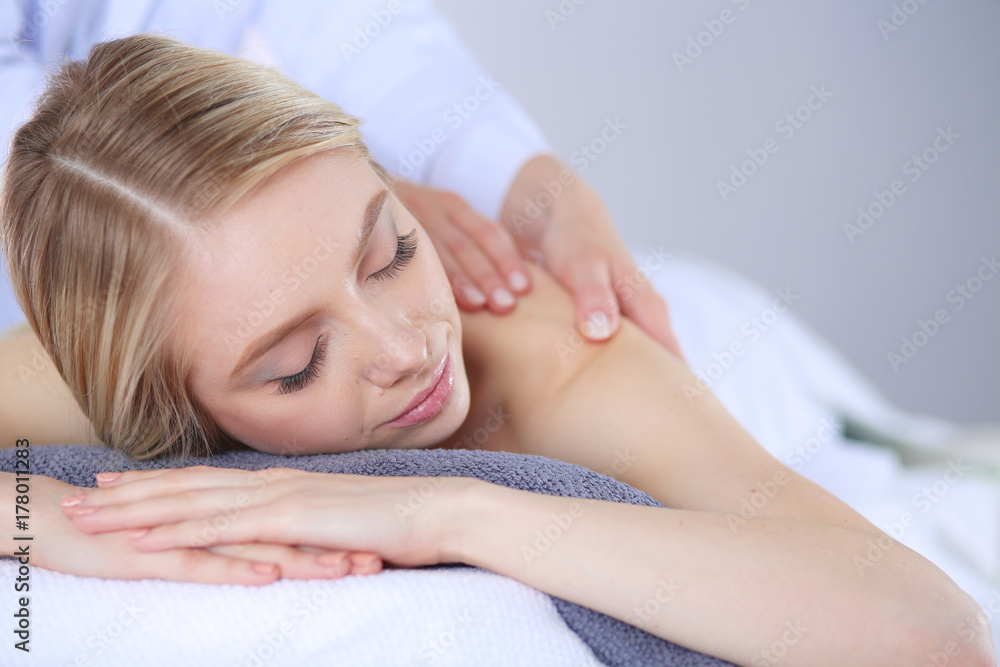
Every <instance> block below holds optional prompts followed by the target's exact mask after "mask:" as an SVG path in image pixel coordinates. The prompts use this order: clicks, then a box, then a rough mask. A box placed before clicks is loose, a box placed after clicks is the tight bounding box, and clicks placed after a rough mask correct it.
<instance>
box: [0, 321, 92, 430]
mask: <svg viewBox="0 0 1000 667" xmlns="http://www.w3.org/2000/svg"><path fill="white" fill-rule="evenodd" d="M18 438H27V439H29V440H30V441H31V442H32V444H36V445H72V444H83V445H99V444H101V442H100V440H98V439H97V437H96V436H95V435H94V433H93V431H92V430H91V428H90V421H89V420H88V419H87V417H86V415H84V414H83V410H81V409H80V406H79V405H78V404H77V402H76V401H75V400H74V399H73V395H72V394H71V393H70V390H69V387H67V386H66V382H65V381H64V380H63V379H62V377H61V376H60V375H59V373H58V372H56V369H55V366H54V365H53V363H52V360H51V358H50V357H49V355H48V353H47V352H46V351H45V348H44V347H42V344H41V342H40V341H39V340H38V337H37V336H35V334H34V332H33V331H32V330H31V329H30V328H28V326H27V325H23V326H19V327H15V328H14V329H13V330H11V331H10V332H8V335H6V336H4V337H2V338H0V448H8V447H13V446H14V442H15V441H16V440H17V439H18Z"/></svg>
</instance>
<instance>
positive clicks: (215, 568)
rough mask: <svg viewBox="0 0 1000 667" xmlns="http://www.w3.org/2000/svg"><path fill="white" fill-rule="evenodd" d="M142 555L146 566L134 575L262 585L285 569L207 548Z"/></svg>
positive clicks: (142, 561) (277, 576) (176, 579)
mask: <svg viewBox="0 0 1000 667" xmlns="http://www.w3.org/2000/svg"><path fill="white" fill-rule="evenodd" d="M140 558H141V563H142V566H141V567H140V568H138V569H137V573H138V576H136V577H133V578H140V579H168V580H171V581H190V582H195V583H203V584H240V585H244V586H261V585H264V584H269V583H272V582H273V581H275V580H277V579H279V578H280V577H281V568H280V567H278V565H277V564H275V563H264V562H258V561H252V560H245V559H241V558H231V557H229V556H222V555H218V554H214V553H211V552H210V551H207V550H205V549H175V550H173V551H166V552H163V553H155V554H141V556H140Z"/></svg>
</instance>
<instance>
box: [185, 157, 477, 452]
mask: <svg viewBox="0 0 1000 667" xmlns="http://www.w3.org/2000/svg"><path fill="white" fill-rule="evenodd" d="M188 241H189V242H188V243H187V250H188V252H187V254H186V256H185V257H184V261H183V262H182V265H181V271H180V273H181V275H180V276H179V281H178V284H179V286H180V292H179V293H178V296H179V301H178V302H177V310H176V312H175V315H176V316H177V317H178V318H179V320H178V326H179V329H178V334H179V336H178V338H177V339H175V344H178V345H180V346H181V349H182V350H184V351H186V352H190V353H192V354H193V355H194V366H193V369H192V372H191V374H190V376H189V378H188V387H189V390H190V391H191V392H192V393H193V395H194V397H195V399H196V400H197V401H198V402H199V403H200V404H201V405H203V406H204V407H205V409H206V410H207V411H208V412H209V414H211V415H212V417H214V418H215V420H216V421H217V422H218V423H219V425H220V426H221V427H222V429H223V430H224V431H226V432H227V433H229V434H230V435H231V436H233V437H234V438H236V439H237V440H239V441H241V442H243V443H245V444H246V445H248V446H250V447H253V448H255V449H259V450H261V451H265V452H270V453H275V454H316V453H324V452H343V451H351V450H356V449H372V448H391V447H395V448H412V447H426V446H433V445H435V444H438V443H440V442H442V441H444V440H445V439H447V438H448V437H449V436H450V435H451V434H452V433H454V432H455V431H456V430H457V429H458V427H459V426H461V424H462V422H463V421H464V420H465V417H466V415H467V414H468V411H469V383H468V379H467V378H466V374H465V364H464V361H463V359H462V327H461V322H460V320H459V314H458V309H457V307H456V305H455V300H454V297H453V295H452V290H451V287H450V285H449V283H448V280H447V278H446V276H445V273H444V269H443V268H442V266H441V262H440V260H439V259H438V256H437V253H436V252H435V251H434V247H433V245H432V244H431V242H430V239H429V238H428V237H427V235H426V234H425V233H424V230H423V228H422V227H421V226H420V224H419V223H417V221H416V220H415V219H414V218H413V216H412V215H410V213H409V212H408V211H407V210H406V209H405V208H404V207H403V206H402V205H401V204H400V203H399V202H398V201H397V200H396V198H395V197H394V196H393V195H392V194H390V193H389V192H388V191H387V190H386V186H385V184H384V183H383V182H382V180H381V179H380V178H379V177H378V176H377V174H376V173H375V171H374V170H372V168H371V167H370V166H369V165H368V163H367V162H365V161H364V160H362V159H359V158H357V157H354V156H352V155H350V154H348V153H342V152H340V151H332V152H330V151H328V152H325V153H321V154H319V155H315V156H312V157H309V158H305V159H302V160H298V161H296V162H294V163H292V164H291V165H290V166H288V167H285V168H284V169H282V170H281V171H280V172H278V173H277V174H275V175H274V176H273V177H272V178H271V179H270V180H268V181H267V182H266V183H264V185H263V186H262V187H261V188H259V189H258V190H256V191H255V192H254V193H253V194H252V195H250V196H247V197H244V198H243V199H242V200H241V201H240V202H239V203H238V204H237V205H236V206H234V207H233V208H232V209H230V210H229V211H227V212H226V213H225V214H224V215H220V216H215V217H213V218H212V219H211V220H210V224H209V225H207V226H206V227H205V228H204V229H198V230H195V231H193V232H191V235H190V237H189V238H188ZM355 260H356V261H355ZM449 360H450V363H446V362H448V361H449ZM442 368H444V372H443V375H442ZM449 370H450V372H449ZM449 377H450V378H452V382H451V391H450V394H448V385H449ZM439 378H440V381H439V382H437V381H438V379H439ZM431 387H435V389H434V391H433V392H432V393H431V394H430V396H429V398H428V399H427V400H426V401H424V402H422V403H421V404H420V405H419V406H418V407H416V408H415V409H413V410H411V412H410V413H409V414H408V415H406V416H404V418H403V419H402V420H399V421H395V422H394V420H396V418H397V417H398V416H399V415H400V414H401V413H403V412H404V411H405V410H406V409H407V408H408V407H409V406H410V405H411V403H412V402H413V401H415V400H416V399H418V398H420V397H422V396H423V395H424V394H425V393H426V392H427V391H428V389H430V388H431ZM444 396H447V398H446V400H445V401H444V403H443V405H441V402H440V399H441V398H442V397H444ZM437 406H441V407H440V410H439V411H437V412H436V413H434V410H435V408H436V407H437ZM431 413H433V416H430V417H429V418H428V415H429V414H431ZM421 419H422V421H420V420H421ZM389 422H394V423H389ZM407 422H409V423H407ZM413 422H417V423H413Z"/></svg>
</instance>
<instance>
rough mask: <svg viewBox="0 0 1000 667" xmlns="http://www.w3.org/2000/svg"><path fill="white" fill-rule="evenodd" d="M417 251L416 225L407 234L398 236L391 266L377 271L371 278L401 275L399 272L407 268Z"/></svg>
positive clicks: (389, 277) (380, 278) (386, 278)
mask: <svg viewBox="0 0 1000 667" xmlns="http://www.w3.org/2000/svg"><path fill="white" fill-rule="evenodd" d="M416 252H417V228H416V227H414V228H413V229H411V230H410V233H409V234H407V235H406V236H397V237H396V256H395V257H393V258H392V261H391V262H389V266H387V267H385V268H384V269H381V270H380V271H376V272H375V273H373V274H372V275H371V276H369V277H370V278H374V279H375V280H390V279H392V278H395V277H396V276H397V275H399V272H400V271H402V270H403V269H405V268H406V265H407V264H409V263H410V260H412V259H413V256H414V255H415V254H416Z"/></svg>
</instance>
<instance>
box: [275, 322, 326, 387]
mask: <svg viewBox="0 0 1000 667" xmlns="http://www.w3.org/2000/svg"><path fill="white" fill-rule="evenodd" d="M325 359H326V340H324V338H323V336H320V337H319V339H318V340H317V341H316V347H315V348H314V349H313V356H312V359H310V360H309V364H308V365H307V366H306V367H305V368H303V369H302V370H301V371H299V372H298V373H296V374H295V375H289V376H287V377H283V378H280V379H279V380H278V382H279V384H278V389H277V390H276V391H275V392H274V393H275V394H291V393H293V392H296V391H299V390H301V389H304V388H306V387H308V386H309V385H310V384H312V383H313V382H314V381H315V380H316V378H318V377H319V367H320V366H322V365H323V361H324V360H325Z"/></svg>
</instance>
